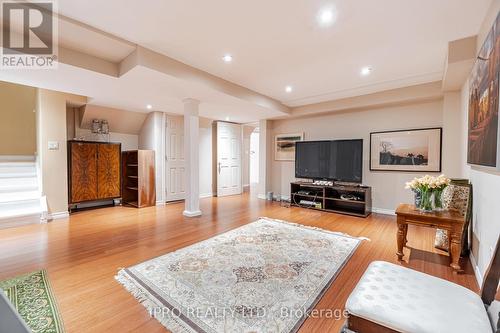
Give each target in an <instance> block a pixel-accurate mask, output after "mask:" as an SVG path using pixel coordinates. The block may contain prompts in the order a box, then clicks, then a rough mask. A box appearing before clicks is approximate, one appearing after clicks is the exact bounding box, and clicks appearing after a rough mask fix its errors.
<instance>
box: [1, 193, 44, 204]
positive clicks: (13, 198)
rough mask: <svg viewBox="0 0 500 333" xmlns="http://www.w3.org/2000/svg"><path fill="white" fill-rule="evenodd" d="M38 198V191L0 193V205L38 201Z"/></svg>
mask: <svg viewBox="0 0 500 333" xmlns="http://www.w3.org/2000/svg"><path fill="white" fill-rule="evenodd" d="M40 197H41V195H40V192H38V191H27V192H12V193H0V203H8V202H12V203H14V202H24V201H30V200H38V201H40Z"/></svg>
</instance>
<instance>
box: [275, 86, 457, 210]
mask: <svg viewBox="0 0 500 333" xmlns="http://www.w3.org/2000/svg"><path fill="white" fill-rule="evenodd" d="M449 98H450V100H449V101H448V104H449V105H447V108H448V112H449V113H452V112H454V113H455V114H456V115H459V114H460V108H459V103H458V104H454V103H453V102H455V98H458V99H459V95H456V96H455V95H454V96H450V97H449ZM443 108H444V102H443V100H436V101H430V102H420V103H412V104H405V105H400V106H391V107H382V108H374V109H367V110H364V111H353V112H343V113H331V114H328V115H321V116H316V117H308V118H297V119H290V120H275V121H273V122H272V123H273V125H272V137H273V138H274V135H276V134H280V133H297V132H304V133H305V139H306V140H333V139H359V138H361V139H363V141H364V145H363V183H364V184H366V185H369V186H372V187H373V189H372V191H373V192H372V196H373V206H374V208H376V209H377V210H378V211H381V212H387V213H390V212H392V211H393V210H394V209H395V207H396V206H397V204H399V203H401V202H411V201H412V194H411V192H410V191H408V190H405V188H404V184H405V182H406V181H408V180H410V179H412V178H413V177H415V176H421V175H422V174H421V173H404V172H380V171H378V172H376V171H370V170H369V150H370V148H369V143H370V132H377V131H388V130H398V129H412V128H423V127H441V126H443V113H444V112H443ZM456 126H459V127H458V129H457V128H456ZM443 127H444V129H443V131H445V130H446V131H447V132H448V135H447V136H446V138H447V140H446V143H444V146H443V160H446V163H443V172H444V173H446V174H447V175H448V176H451V177H459V176H460V175H461V173H460V168H457V167H456V166H457V165H459V163H460V162H459V156H460V153H458V152H454V151H453V150H454V149H456V148H455V146H454V145H453V143H454V142H455V141H456V140H455V138H456V137H457V135H459V134H460V124H458V125H456V124H451V125H447V126H446V125H445V126H443ZM273 155H274V152H273ZM294 170H295V165H294V162H288V161H275V160H274V156H272V157H271V172H272V176H271V179H272V190H273V191H274V192H275V194H282V195H289V194H290V182H291V181H293V180H294V179H295V178H294V172H295V171H294Z"/></svg>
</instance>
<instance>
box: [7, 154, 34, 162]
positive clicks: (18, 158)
mask: <svg viewBox="0 0 500 333" xmlns="http://www.w3.org/2000/svg"><path fill="white" fill-rule="evenodd" d="M35 161H36V158H35V156H33V155H0V162H35Z"/></svg>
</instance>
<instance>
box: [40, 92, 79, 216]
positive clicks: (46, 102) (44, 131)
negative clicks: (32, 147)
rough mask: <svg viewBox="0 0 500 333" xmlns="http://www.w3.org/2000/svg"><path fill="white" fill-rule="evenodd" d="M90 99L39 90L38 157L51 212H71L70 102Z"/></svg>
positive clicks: (54, 213)
mask: <svg viewBox="0 0 500 333" xmlns="http://www.w3.org/2000/svg"><path fill="white" fill-rule="evenodd" d="M86 101H87V98H86V97H82V96H77V95H71V94H65V93H61V92H57V91H52V90H45V89H37V92H36V113H37V115H36V116H37V135H38V142H37V143H38V159H39V163H40V170H41V183H42V192H43V194H44V195H45V196H47V203H48V208H49V213H50V214H53V215H58V214H64V213H66V212H67V211H68V181H67V179H68V168H67V144H66V135H67V131H66V104H67V103H78V104H80V103H81V104H83V103H86ZM49 141H56V142H58V143H59V149H58V150H49V149H48V143H49Z"/></svg>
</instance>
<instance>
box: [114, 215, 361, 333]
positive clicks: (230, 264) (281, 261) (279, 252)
mask: <svg viewBox="0 0 500 333" xmlns="http://www.w3.org/2000/svg"><path fill="white" fill-rule="evenodd" d="M360 242H361V240H360V239H358V238H354V237H349V236H346V235H343V234H339V233H334V232H329V231H326V230H322V229H317V228H312V227H306V226H301V225H298V224H291V223H288V222H284V221H277V220H271V219H268V218H261V219H259V220H258V221H256V222H253V223H250V224H247V225H244V226H242V227H240V228H237V229H234V230H231V231H229V232H226V233H224V234H221V235H218V236H215V237H213V238H210V239H208V240H205V241H202V242H200V243H196V244H194V245H191V246H189V247H185V248H182V249H180V250H177V251H175V252H172V253H168V254H166V255H163V256H161V257H157V258H155V259H152V260H148V261H146V262H143V263H141V264H138V265H136V266H133V267H130V268H125V269H122V270H120V271H119V273H118V275H117V276H116V279H117V280H118V281H119V282H120V283H122V284H123V285H124V286H125V288H126V289H127V290H128V291H129V292H131V293H132V294H133V295H134V296H135V297H136V298H137V299H138V300H139V301H140V302H141V303H142V304H143V305H144V306H145V307H146V308H147V309H148V311H149V313H150V315H151V316H153V317H155V318H156V319H157V320H158V321H160V322H161V323H162V324H163V325H164V326H165V327H166V328H168V329H169V330H171V331H172V332H174V333H177V332H286V333H289V332H296V331H297V330H298V329H299V328H300V326H301V325H302V323H303V322H304V321H305V319H307V317H308V316H309V314H310V311H311V310H312V309H313V308H314V306H315V305H316V303H317V302H318V301H319V300H320V298H321V297H322V296H323V294H324V293H325V291H326V290H327V289H328V287H329V286H330V285H331V283H332V282H333V280H334V279H335V277H336V276H337V274H338V273H339V272H340V270H341V269H342V267H343V266H344V264H345V263H346V262H347V261H348V259H349V258H350V257H351V255H352V254H353V253H354V251H355V249H356V248H357V246H358V245H359V243H360Z"/></svg>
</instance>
